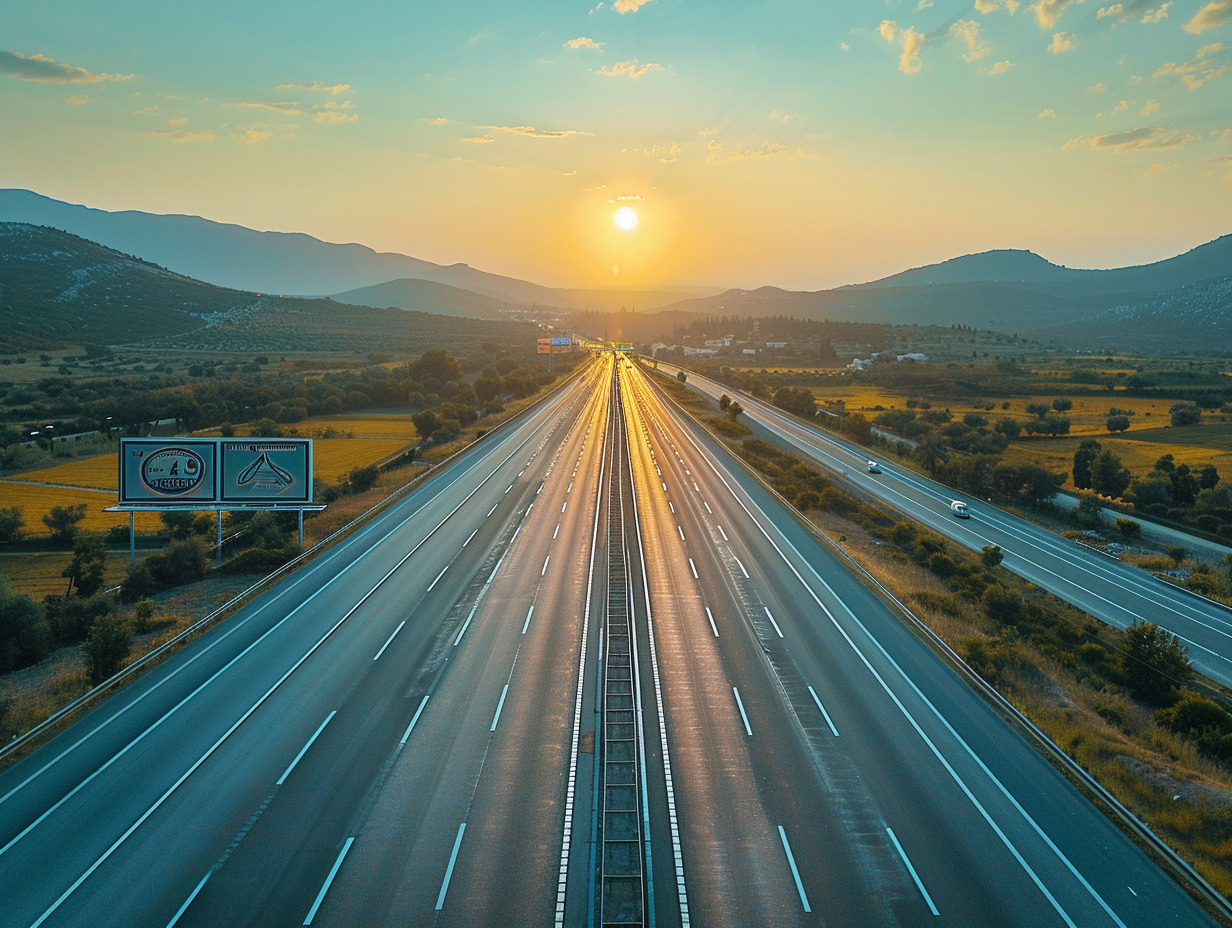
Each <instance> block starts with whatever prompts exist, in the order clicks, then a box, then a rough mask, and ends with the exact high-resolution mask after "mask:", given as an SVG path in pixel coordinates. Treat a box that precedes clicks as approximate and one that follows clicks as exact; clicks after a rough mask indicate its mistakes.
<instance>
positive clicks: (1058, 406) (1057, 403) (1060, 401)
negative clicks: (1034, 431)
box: [1052, 396, 1074, 412]
mask: <svg viewBox="0 0 1232 928" xmlns="http://www.w3.org/2000/svg"><path fill="white" fill-rule="evenodd" d="M1052 408H1053V409H1055V410H1056V411H1057V412H1065V410H1067V409H1073V408H1074V401H1073V400H1071V399H1067V398H1066V397H1064V396H1059V397H1057V398H1056V399H1055V400H1053V401H1052Z"/></svg>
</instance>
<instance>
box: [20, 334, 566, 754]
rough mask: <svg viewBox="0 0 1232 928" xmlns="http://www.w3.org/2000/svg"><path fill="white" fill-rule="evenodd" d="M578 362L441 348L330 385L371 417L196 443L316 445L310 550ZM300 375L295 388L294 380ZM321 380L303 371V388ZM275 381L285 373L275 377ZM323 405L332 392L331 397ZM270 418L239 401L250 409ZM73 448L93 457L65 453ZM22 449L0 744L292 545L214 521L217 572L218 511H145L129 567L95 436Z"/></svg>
mask: <svg viewBox="0 0 1232 928" xmlns="http://www.w3.org/2000/svg"><path fill="white" fill-rule="evenodd" d="M582 358H583V356H555V357H554V358H552V364H551V366H550V367H549V366H548V365H547V364H546V363H542V361H543V359H537V358H535V356H533V355H530V356H529V360H528V359H527V358H526V357H525V356H524V355H514V354H512V353H511V352H508V351H507V350H506V349H503V348H500V347H498V346H496V345H485V346H483V349H482V353H480V354H479V355H477V358H472V359H470V360H469V361H468V362H467V364H466V365H465V366H464V365H463V364H462V363H461V362H460V361H459V359H457V358H455V357H454V356H452V355H450V354H449V353H447V352H445V351H443V350H429V351H427V352H425V353H424V354H423V355H422V356H420V357H419V358H418V359H413V360H411V361H407V362H391V361H389V360H388V359H383V358H375V359H370V361H371V363H370V365H369V366H368V367H366V368H363V369H360V370H359V371H354V372H346V373H345V376H342V377H340V378H339V379H338V380H335V381H334V382H333V387H335V388H340V387H342V386H346V387H349V388H352V389H349V390H348V391H347V398H346V401H345V402H346V406H347V408H348V409H349V408H358V407H362V406H363V405H365V404H372V405H374V406H376V404H380V405H379V406H377V408H378V409H380V410H381V411H380V412H376V413H371V412H358V413H355V412H347V411H344V410H339V409H336V408H331V410H330V411H329V412H328V414H326V415H323V416H321V417H320V418H303V419H298V418H297V420H296V421H295V422H294V423H288V422H278V421H276V419H274V418H271V417H269V416H261V417H260V418H257V419H255V420H251V421H247V422H240V423H235V424H233V423H232V422H230V421H229V420H228V421H224V422H222V423H221V424H216V425H215V427H214V428H213V429H205V430H203V431H199V432H198V434H210V433H211V432H212V433H213V434H224V435H290V434H300V435H305V436H307V437H313V438H314V445H315V448H314V450H315V452H316V455H315V456H316V465H317V466H316V479H315V487H314V498H315V500H316V502H318V503H326V504H327V508H326V509H325V511H324V512H321V513H315V514H312V513H310V514H306V516H307V517H306V519H305V522H304V544H305V546H306V547H311V546H312V545H313V544H315V543H316V542H318V541H321V540H323V539H325V538H327V537H329V536H330V535H331V534H333V533H334V532H336V531H337V530H338V529H340V528H342V527H344V526H345V525H347V524H349V523H351V522H352V521H353V520H355V519H357V518H359V517H360V516H362V515H363V514H364V513H365V512H367V511H369V510H370V509H372V507H373V506H375V505H377V504H379V503H380V502H381V501H382V500H385V499H387V498H389V497H391V495H393V494H397V493H398V492H399V491H400V490H402V489H403V488H404V487H407V486H408V485H410V484H413V483H415V482H417V481H418V480H419V479H422V477H423V475H425V474H426V473H427V472H428V469H429V468H430V467H431V465H432V464H434V463H436V462H439V461H442V460H444V459H446V458H448V457H449V456H450V455H452V454H453V453H455V452H456V451H458V450H460V449H461V448H463V447H465V445H466V444H468V443H470V442H472V441H474V440H475V439H476V438H477V437H479V436H482V435H483V434H485V433H486V432H487V431H488V430H490V429H491V428H493V427H495V426H496V425H498V424H500V423H501V422H502V421H504V420H505V419H508V418H509V417H511V416H513V415H515V414H516V413H518V412H520V411H521V410H522V409H524V408H525V407H526V406H528V405H530V404H531V403H533V402H534V401H535V400H536V399H537V398H538V397H539V396H541V395H542V394H543V393H544V392H546V391H547V390H550V389H552V388H553V387H554V386H555V385H556V384H557V383H559V382H560V380H561V379H563V378H564V377H566V376H568V375H570V374H571V373H572V371H573V370H574V369H575V368H576V367H577V365H578V364H579V363H581V362H582ZM477 360H478V361H483V362H484V363H483V364H482V365H479V364H478V363H477ZM296 376H297V377H298V378H300V379H301V380H303V379H304V378H305V374H304V372H303V371H302V370H301V371H297V372H296ZM323 376H324V375H321V374H319V373H316V372H310V373H309V374H308V375H307V380H308V381H309V382H311V381H314V380H319V379H323ZM275 379H276V380H283V379H284V378H283V377H282V375H281V371H280V373H279V374H278V375H276V376H275ZM292 379H293V378H292ZM361 387H362V388H364V389H360V388H361ZM425 388H426V389H431V390H432V393H431V394H427V393H424V392H423V390H424V389H425ZM307 389H314V388H313V387H311V386H309V387H307ZM329 395H336V394H328V395H327V396H326V399H328V396H329ZM444 397H448V399H445V398H444ZM328 405H329V406H331V407H333V406H334V405H335V404H333V403H329V404H328ZM270 411H272V410H270V409H269V408H268V406H267V407H255V408H254V407H252V405H251V404H249V413H250V414H251V413H253V412H257V413H263V412H270ZM283 418H285V417H283ZM146 430H148V423H147V424H146V427H145V428H143V430H142V431H143V432H144V431H146ZM113 437H114V436H113ZM322 446H324V448H323V450H324V452H325V453H324V454H322V453H321V452H322ZM79 448H80V449H82V450H88V451H89V452H92V453H90V454H89V455H88V456H86V457H83V458H74V457H72V456H71V452H72V450H77V449H79ZM100 449H101V450H102V452H103V453H101V454H100V453H99V450H100ZM29 451H31V449H28V448H23V449H22V451H21V452H19V453H16V454H15V455H14V458H15V459H16V458H20V459H22V460H25V461H28V462H31V463H34V464H36V465H43V467H42V468H41V469H39V470H34V471H27V472H20V473H16V474H13V475H12V476H10V477H9V478H8V479H7V481H5V480H0V488H3V490H8V491H9V493H10V495H9V496H3V490H0V739H2V740H3V741H8V740H10V739H11V738H12V737H14V736H16V735H18V734H20V733H22V732H24V731H27V730H29V729H30V728H32V727H33V726H34V725H36V724H37V723H38V722H39V721H41V720H42V719H44V718H46V717H48V716H49V715H51V714H52V713H54V712H55V711H56V710H58V709H59V708H61V707H62V706H64V705H66V704H67V703H69V702H71V701H72V699H74V698H76V697H77V696H80V695H82V694H83V693H85V692H86V691H88V690H89V689H90V688H91V687H92V686H93V685H95V684H97V683H98V682H101V681H102V680H105V679H107V678H108V677H110V676H111V675H112V674H114V673H115V672H116V671H117V670H119V669H120V668H122V667H123V666H125V665H126V664H127V663H129V662H130V661H132V660H135V659H136V658H137V657H139V656H141V655H143V654H146V653H148V652H149V651H150V650H152V649H153V648H155V647H157V646H158V645H160V644H162V643H163V642H164V641H166V640H168V639H170V638H171V637H173V636H174V635H175V634H177V633H178V632H179V631H182V630H183V629H184V628H186V627H188V626H189V625H190V624H192V622H193V621H195V620H196V619H198V618H201V617H202V616H204V615H206V614H208V613H209V612H211V611H212V610H213V609H214V608H216V607H217V606H219V605H222V604H223V603H225V602H227V601H229V600H230V599H231V597H232V595H233V594H235V593H238V592H240V591H242V590H244V589H245V588H247V587H248V586H249V585H250V584H251V583H252V582H253V581H254V579H255V578H257V577H260V576H263V575H265V574H267V573H269V572H270V571H272V570H274V569H276V568H278V567H279V566H281V565H283V564H285V563H287V562H288V561H290V560H291V559H293V558H294V557H296V556H297V555H298V554H300V553H301V550H302V549H301V548H300V546H299V543H298V538H297V519H296V515H295V513H293V512H249V513H240V512H231V513H226V514H224V517H223V519H224V521H223V526H222V528H223V535H224V540H225V543H224V549H223V553H224V557H225V559H224V561H223V563H222V564H221V566H216V557H217V551H216V548H215V539H216V537H217V529H218V526H217V523H216V521H215V518H216V515H215V514H214V513H193V512H164V513H158V514H154V513H151V514H142V515H141V516H139V518H138V523H137V524H138V529H139V536H140V537H139V550H138V557H137V560H136V561H135V562H134V563H132V564H130V563H129V557H128V525H127V517H126V516H124V515H120V516H118V517H116V522H114V523H110V524H108V523H104V524H102V525H100V524H99V523H98V520H97V519H96V518H95V516H96V515H97V510H98V509H101V508H102V507H103V506H106V505H114V503H115V499H116V497H115V492H116V491H115V489H114V488H115V484H116V478H117V464H116V460H117V458H116V453H115V444H114V442H112V441H108V440H107V439H106V438H105V437H104V438H103V439H102V441H101V442H99V441H97V440H94V441H90V442H87V443H86V445H85V446H82V445H74V444H69V445H67V446H65V445H64V443H61V442H51V441H43V440H40V442H39V444H38V445H37V446H36V447H35V449H33V451H35V452H38V453H39V457H37V459H36V458H35V457H34V455H33V454H27V452H29ZM47 464H51V465H52V466H50V467H47V466H46V465H47ZM50 478H55V479H50ZM43 483H54V484H56V486H42V485H41V484H43ZM62 484H78V486H76V487H74V486H64V485H62ZM79 500H80V501H79Z"/></svg>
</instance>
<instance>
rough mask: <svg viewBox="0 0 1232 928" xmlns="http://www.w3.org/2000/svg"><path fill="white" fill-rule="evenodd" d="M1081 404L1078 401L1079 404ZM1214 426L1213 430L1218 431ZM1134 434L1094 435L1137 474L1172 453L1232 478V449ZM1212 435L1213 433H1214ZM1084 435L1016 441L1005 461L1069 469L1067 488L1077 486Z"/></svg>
mask: <svg viewBox="0 0 1232 928" xmlns="http://www.w3.org/2000/svg"><path fill="white" fill-rule="evenodd" d="M1075 405H1077V404H1075ZM1204 429H1208V427H1206V426H1195V427H1194V428H1192V429H1176V430H1175V431H1176V432H1178V433H1181V432H1196V433H1201V432H1202V431H1203V430H1204ZM1214 431H1215V430H1214V429H1213V428H1210V429H1209V432H1210V433H1214ZM1122 434H1123V435H1126V436H1130V437H1120V436H1112V435H1109V434H1107V433H1106V432H1104V433H1101V434H1095V435H1093V436H1091V437H1094V438H1095V439H1096V440H1097V441H1098V442H1099V443H1100V446H1101V447H1103V448H1106V449H1108V450H1109V451H1111V452H1112V453H1113V454H1115V455H1116V456H1117V457H1119V458H1120V459H1121V464H1122V465H1124V466H1125V467H1127V468H1129V472H1130V473H1131V474H1133V475H1134V476H1135V477H1140V476H1142V475H1144V474H1146V473H1148V472H1150V471H1151V470H1152V469H1153V468H1154V467H1155V462H1156V461H1158V460H1159V459H1160V458H1161V457H1163V456H1164V455H1165V454H1171V455H1172V456H1173V458H1175V459H1176V463H1177V464H1188V465H1189V468H1190V470H1195V471H1196V470H1198V469H1199V468H1202V467H1205V466H1206V465H1207V464H1213V465H1214V466H1215V468H1216V469H1217V470H1218V471H1219V473H1220V476H1221V477H1222V478H1224V479H1232V450H1230V449H1228V448H1220V447H1215V446H1214V445H1190V444H1181V443H1177V442H1171V443H1167V444H1165V443H1163V442H1160V441H1152V440H1149V435H1150V434H1157V433H1155V431H1154V430H1151V433H1147V432H1146V431H1144V432H1143V433H1142V434H1143V435H1144V436H1147V437H1146V438H1145V439H1138V438H1134V437H1132V436H1133V432H1128V433H1122ZM1212 437H1214V436H1213V434H1212ZM1081 441H1082V436H1081V435H1080V436H1079V437H1072V436H1067V437H1065V438H1037V439H1031V440H1029V441H1021V440H1020V441H1016V442H1013V443H1012V444H1011V445H1010V446H1009V448H1008V449H1007V450H1006V452H1005V460H1006V461H1007V462H1009V463H1013V464H1026V463H1028V462H1029V463H1034V464H1040V465H1042V466H1044V467H1047V468H1048V469H1049V470H1051V471H1053V472H1058V473H1059V472H1060V471H1065V472H1066V474H1067V477H1066V484H1065V486H1066V488H1067V489H1073V483H1072V477H1070V476H1069V472H1070V471H1071V470H1072V469H1073V466H1074V452H1075V451H1076V450H1077V449H1078V444H1079V442H1081Z"/></svg>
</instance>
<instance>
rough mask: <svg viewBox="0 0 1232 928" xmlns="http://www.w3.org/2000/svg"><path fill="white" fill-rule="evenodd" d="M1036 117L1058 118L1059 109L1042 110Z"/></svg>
mask: <svg viewBox="0 0 1232 928" xmlns="http://www.w3.org/2000/svg"><path fill="white" fill-rule="evenodd" d="M1035 118H1036V119H1056V118H1057V111H1056V110H1054V109H1047V110H1042V111H1041V112H1040V114H1039V115H1038V116H1036V117H1035Z"/></svg>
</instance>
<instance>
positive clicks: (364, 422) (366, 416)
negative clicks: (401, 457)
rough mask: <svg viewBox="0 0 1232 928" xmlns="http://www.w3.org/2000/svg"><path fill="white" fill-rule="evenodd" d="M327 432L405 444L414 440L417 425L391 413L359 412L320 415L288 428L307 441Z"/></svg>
mask: <svg viewBox="0 0 1232 928" xmlns="http://www.w3.org/2000/svg"><path fill="white" fill-rule="evenodd" d="M328 429H333V430H334V431H335V432H337V433H338V434H339V435H344V436H345V435H348V434H349V435H351V436H352V437H354V438H389V439H394V438H398V439H401V440H402V441H403V442H412V441H415V440H416V439H417V438H418V437H419V436H418V435H416V434H415V425H414V423H412V422H411V417H410V416H407V415H394V414H390V413H356V414H355V415H349V416H329V417H326V416H321V417H318V418H314V419H305V420H304V421H303V422H297V423H296V424H295V425H294V426H292V427H291V428H290V429H288V433H290V432H292V431H293V432H294V433H295V434H297V435H301V436H303V437H304V438H317V437H319V436H321V435H323V434H325V432H326V431H327V430H328Z"/></svg>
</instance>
